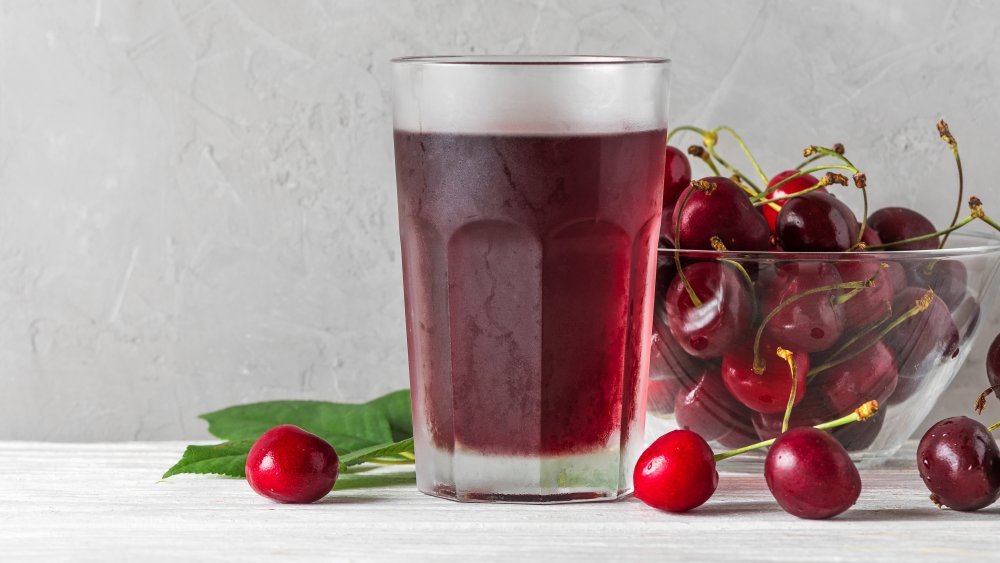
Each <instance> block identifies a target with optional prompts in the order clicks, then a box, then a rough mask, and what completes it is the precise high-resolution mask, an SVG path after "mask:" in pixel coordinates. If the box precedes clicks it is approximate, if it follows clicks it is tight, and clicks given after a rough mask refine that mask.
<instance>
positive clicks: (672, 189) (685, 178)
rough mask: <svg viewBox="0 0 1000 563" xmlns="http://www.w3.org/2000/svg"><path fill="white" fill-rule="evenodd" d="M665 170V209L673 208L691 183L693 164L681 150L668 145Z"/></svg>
mask: <svg viewBox="0 0 1000 563" xmlns="http://www.w3.org/2000/svg"><path fill="white" fill-rule="evenodd" d="M663 168H664V170H663V207H673V206H674V204H675V203H677V198H678V197H680V195H681V192H683V191H684V188H687V187H688V184H690V183H691V162H690V161H689V160H688V157H687V155H686V154H684V152H683V151H681V150H680V149H679V148H677V147H673V146H670V145H667V157H666V159H665V160H664V164H663Z"/></svg>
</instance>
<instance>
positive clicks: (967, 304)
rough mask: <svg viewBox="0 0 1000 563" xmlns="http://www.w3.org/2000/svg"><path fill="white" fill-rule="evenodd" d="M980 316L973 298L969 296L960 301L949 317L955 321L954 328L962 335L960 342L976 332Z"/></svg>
mask: <svg viewBox="0 0 1000 563" xmlns="http://www.w3.org/2000/svg"><path fill="white" fill-rule="evenodd" d="M981 314H982V310H981V309H980V308H979V303H977V302H976V300H975V298H973V297H972V296H971V295H970V296H969V297H966V298H965V299H963V300H962V302H961V303H959V304H958V307H955V310H954V311H952V313H951V316H952V319H954V321H955V326H956V327H957V328H958V329H959V331H961V333H962V340H965V339H967V338H969V337H970V336H972V333H973V332H974V331H975V330H976V327H977V326H978V325H979V317H980V315H981Z"/></svg>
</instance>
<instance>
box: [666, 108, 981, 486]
mask: <svg viewBox="0 0 1000 563" xmlns="http://www.w3.org/2000/svg"><path fill="white" fill-rule="evenodd" d="M680 132H689V133H695V134H696V135H698V136H700V138H701V143H700V144H699V145H692V146H691V147H689V148H688V150H687V152H686V154H685V152H683V151H681V150H680V149H678V148H676V147H674V146H671V145H670V144H669V142H670V139H668V146H667V162H666V178H665V182H664V184H665V185H664V211H663V217H662V226H661V232H660V247H659V252H658V256H657V271H656V297H655V302H654V315H653V320H654V322H653V325H654V335H653V349H652V353H651V358H650V379H649V388H648V394H647V396H648V411H649V413H650V415H652V416H654V417H657V418H660V419H665V420H666V421H668V426H669V425H671V424H672V425H673V426H674V427H676V428H681V429H685V430H689V431H692V432H694V433H697V434H698V435H699V436H700V437H701V438H703V439H704V440H705V441H707V442H708V443H709V444H710V445H711V447H712V449H713V450H715V451H722V450H725V449H729V448H741V447H744V446H747V445H749V444H752V443H756V442H759V441H761V440H768V439H771V438H775V437H777V436H779V435H780V434H782V432H783V430H787V429H791V428H796V427H808V426H815V425H817V424H821V423H824V422H826V421H830V420H836V419H839V418H842V417H844V416H847V415H849V414H850V413H851V412H853V411H854V410H855V409H857V408H858V407H859V405H862V404H864V403H865V402H867V401H877V403H878V405H879V408H878V411H877V413H876V414H875V415H874V416H872V417H871V419H870V420H868V421H867V422H866V423H864V424H850V425H845V426H841V427H837V428H833V429H831V430H830V431H829V435H830V436H831V437H832V438H833V439H835V440H836V441H837V442H839V443H840V445H842V446H843V448H844V449H845V450H846V451H847V452H849V453H850V456H851V458H852V460H853V461H854V462H855V463H858V464H859V465H861V466H862V467H864V466H873V465H877V464H878V463H880V462H881V461H884V460H886V459H888V458H889V457H890V456H891V455H892V454H893V453H895V451H896V450H898V449H899V447H900V446H901V445H902V444H903V442H904V441H905V440H906V439H907V438H909V437H910V436H911V435H912V433H913V432H914V431H915V430H916V429H917V427H918V426H919V424H920V422H921V421H922V420H923V419H924V417H925V416H926V415H927V414H928V412H929V411H930V409H931V407H933V405H934V403H935V401H936V400H937V399H938V397H939V396H940V395H941V393H942V392H943V391H944V390H945V389H946V388H947V386H948V385H949V383H950V382H951V381H952V379H953V378H954V376H955V374H956V373H957V372H958V370H959V368H960V367H961V365H962V363H963V361H964V360H965V358H966V355H967V354H968V352H969V349H970V348H971V346H972V344H973V342H974V340H975V338H976V334H977V332H978V329H979V324H980V323H979V320H980V316H981V314H982V313H983V311H986V312H989V310H990V307H991V305H992V300H993V297H994V293H995V291H994V289H995V287H994V285H995V284H994V281H995V277H996V274H997V270H998V266H1000V237H998V236H997V232H996V231H1000V225H998V224H997V223H996V222H995V221H993V220H992V219H991V218H990V217H989V215H987V214H986V212H985V211H984V208H983V203H982V202H981V201H980V200H979V199H978V198H976V197H969V198H967V196H966V195H965V194H964V186H963V185H962V168H961V160H960V158H959V156H958V144H957V142H956V141H955V138H954V136H953V135H952V134H951V132H950V131H949V129H948V126H947V124H945V123H944V122H943V121H942V122H939V123H938V133H939V135H940V137H941V138H942V140H944V141H945V143H946V144H947V146H948V148H950V149H951V152H952V154H953V155H954V157H955V162H956V164H957V167H958V177H959V181H958V204H957V206H956V210H955V213H954V219H953V220H952V221H951V223H950V224H949V225H947V226H944V227H942V228H939V227H937V226H935V225H934V224H933V223H932V222H931V221H930V220H928V219H927V218H926V217H925V216H924V215H922V214H921V213H919V212H917V211H915V210H913V209H909V208H906V207H885V208H882V209H877V210H872V211H869V209H868V191H867V190H868V189H870V188H869V186H868V178H867V177H866V175H865V174H864V172H862V170H861V169H859V168H857V167H856V166H855V164H854V163H853V162H852V161H851V160H850V159H849V158H848V157H847V156H846V154H845V150H844V147H843V146H842V145H840V144H836V145H834V146H832V147H822V146H809V147H807V148H806V149H805V150H804V153H803V157H802V162H801V163H800V164H799V165H798V166H796V167H795V168H791V169H788V170H785V171H782V172H780V173H778V174H775V175H773V176H770V175H767V174H765V173H764V172H763V170H762V169H761V167H760V165H759V164H758V163H757V161H756V160H755V159H754V157H753V155H752V154H751V152H750V151H749V150H748V149H747V147H746V144H745V143H744V142H743V140H742V139H741V138H740V137H739V135H738V134H737V133H736V132H735V131H733V130H732V129H731V128H729V127H726V126H721V127H717V128H715V129H701V128H697V127H691V126H685V127H679V128H676V129H675V130H674V131H672V132H671V137H673V136H674V135H675V134H678V133H680ZM723 135H729V136H731V137H732V139H733V140H734V141H735V142H736V143H737V144H738V145H739V146H740V147H741V148H742V150H743V152H744V153H745V155H746V157H747V158H746V160H747V161H748V162H749V163H750V164H751V165H752V170H750V169H747V170H746V171H743V170H739V169H738V168H736V167H734V166H732V165H731V164H730V162H729V161H727V160H725V159H724V158H723V157H722V156H720V154H719V151H718V146H717V145H718V141H719V138H720V136H723ZM696 160H697V161H700V162H698V163H696V164H698V166H702V165H704V166H706V167H707V168H708V170H710V174H709V175H707V176H705V177H702V178H695V179H693V178H692V162H693V161H696ZM872 187H875V186H872ZM876 189H877V188H876ZM855 190H857V191H855ZM848 191H852V192H853V195H851V197H846V195H847V192H848ZM859 196H860V197H859ZM847 199H853V200H860V201H861V202H862V204H861V205H860V206H856V207H859V208H855V209H852V208H851V206H849V205H847V204H846V203H845V200H847ZM948 205H949V206H951V205H952V204H951V202H949V203H948ZM970 224H974V225H972V227H975V226H980V227H982V229H981V230H979V231H974V230H973V228H971V227H970V228H967V226H969V225H970ZM982 233H985V234H982ZM755 454H756V455H755ZM764 456H765V452H763V450H760V451H758V452H755V453H751V454H748V455H745V456H740V457H739V458H738V459H739V460H740V461H739V462H737V464H736V465H735V466H733V467H732V469H740V468H742V469H747V470H752V471H761V470H763V469H764V461H765V457H764Z"/></svg>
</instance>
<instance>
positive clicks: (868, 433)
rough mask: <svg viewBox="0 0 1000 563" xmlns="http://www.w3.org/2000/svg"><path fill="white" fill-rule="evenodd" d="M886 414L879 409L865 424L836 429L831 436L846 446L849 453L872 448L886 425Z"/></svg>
mask: <svg viewBox="0 0 1000 563" xmlns="http://www.w3.org/2000/svg"><path fill="white" fill-rule="evenodd" d="M885 413H886V410H885V409H884V408H882V409H879V411H878V412H876V413H875V415H874V416H872V417H871V418H869V419H868V420H866V421H865V423H864V424H848V425H847V426H841V427H840V428H836V429H834V430H833V431H832V432H831V435H832V436H833V437H834V438H836V439H837V441H838V442H840V445H842V446H844V449H845V450H847V451H849V452H858V451H861V450H863V449H865V448H867V447H869V446H871V445H872V444H873V443H874V442H875V438H878V435H879V432H881V431H882V425H883V424H885Z"/></svg>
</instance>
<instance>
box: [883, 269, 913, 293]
mask: <svg viewBox="0 0 1000 563" xmlns="http://www.w3.org/2000/svg"><path fill="white" fill-rule="evenodd" d="M882 263H883V264H885V265H886V266H887V267H886V270H885V273H886V275H887V276H888V277H889V281H890V283H891V285H892V292H893V293H899V292H900V291H903V290H904V289H906V288H907V287H908V286H909V285H910V283H909V282H908V281H907V280H906V269H905V268H903V265H902V264H900V263H899V262H882Z"/></svg>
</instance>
